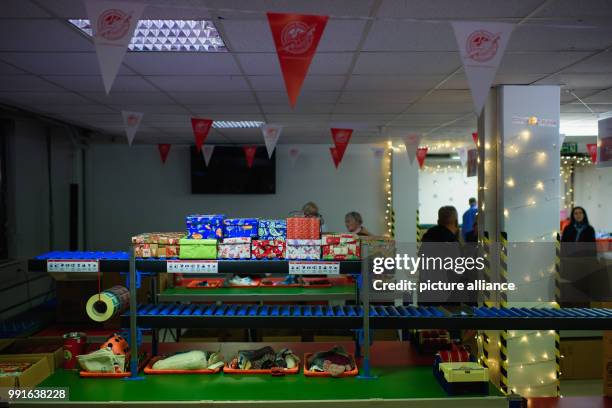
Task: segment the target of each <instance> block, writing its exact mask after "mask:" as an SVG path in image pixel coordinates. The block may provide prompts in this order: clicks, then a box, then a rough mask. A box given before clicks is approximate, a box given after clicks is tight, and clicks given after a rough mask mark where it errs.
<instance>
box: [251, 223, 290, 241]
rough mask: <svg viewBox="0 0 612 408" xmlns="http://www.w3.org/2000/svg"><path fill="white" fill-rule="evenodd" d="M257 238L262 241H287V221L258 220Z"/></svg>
mask: <svg viewBox="0 0 612 408" xmlns="http://www.w3.org/2000/svg"><path fill="white" fill-rule="evenodd" d="M257 236H258V237H259V239H262V240H284V239H287V220H259V222H258V223H257Z"/></svg>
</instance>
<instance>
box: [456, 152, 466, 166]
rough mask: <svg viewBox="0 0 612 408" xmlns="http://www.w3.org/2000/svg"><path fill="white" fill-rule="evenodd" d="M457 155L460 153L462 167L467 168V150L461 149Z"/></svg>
mask: <svg viewBox="0 0 612 408" xmlns="http://www.w3.org/2000/svg"><path fill="white" fill-rule="evenodd" d="M457 153H459V160H460V161H461V167H465V165H466V163H467V159H468V153H467V148H465V147H460V148H459V149H458V150H457Z"/></svg>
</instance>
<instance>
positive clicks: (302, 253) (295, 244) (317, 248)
mask: <svg viewBox="0 0 612 408" xmlns="http://www.w3.org/2000/svg"><path fill="white" fill-rule="evenodd" d="M286 252H287V255H286V257H287V259H303V260H318V259H321V240H319V239H288V240H287V251H286Z"/></svg>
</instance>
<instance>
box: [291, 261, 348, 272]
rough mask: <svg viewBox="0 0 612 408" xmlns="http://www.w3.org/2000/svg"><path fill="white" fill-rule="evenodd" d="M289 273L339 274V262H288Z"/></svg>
mask: <svg viewBox="0 0 612 408" xmlns="http://www.w3.org/2000/svg"><path fill="white" fill-rule="evenodd" d="M289 274H291V275H338V274H340V262H314V261H294V262H289Z"/></svg>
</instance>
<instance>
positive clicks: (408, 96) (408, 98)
mask: <svg viewBox="0 0 612 408" xmlns="http://www.w3.org/2000/svg"><path fill="white" fill-rule="evenodd" d="M422 94H423V92H419V91H404V92H381V91H373V92H363V91H344V92H343V93H342V97H341V98H340V103H363V104H366V103H369V104H371V105H376V104H379V103H383V104H384V103H386V104H398V103H399V104H402V103H403V104H408V103H410V102H413V101H414V100H415V99H417V98H418V97H419V96H421V95H422Z"/></svg>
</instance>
